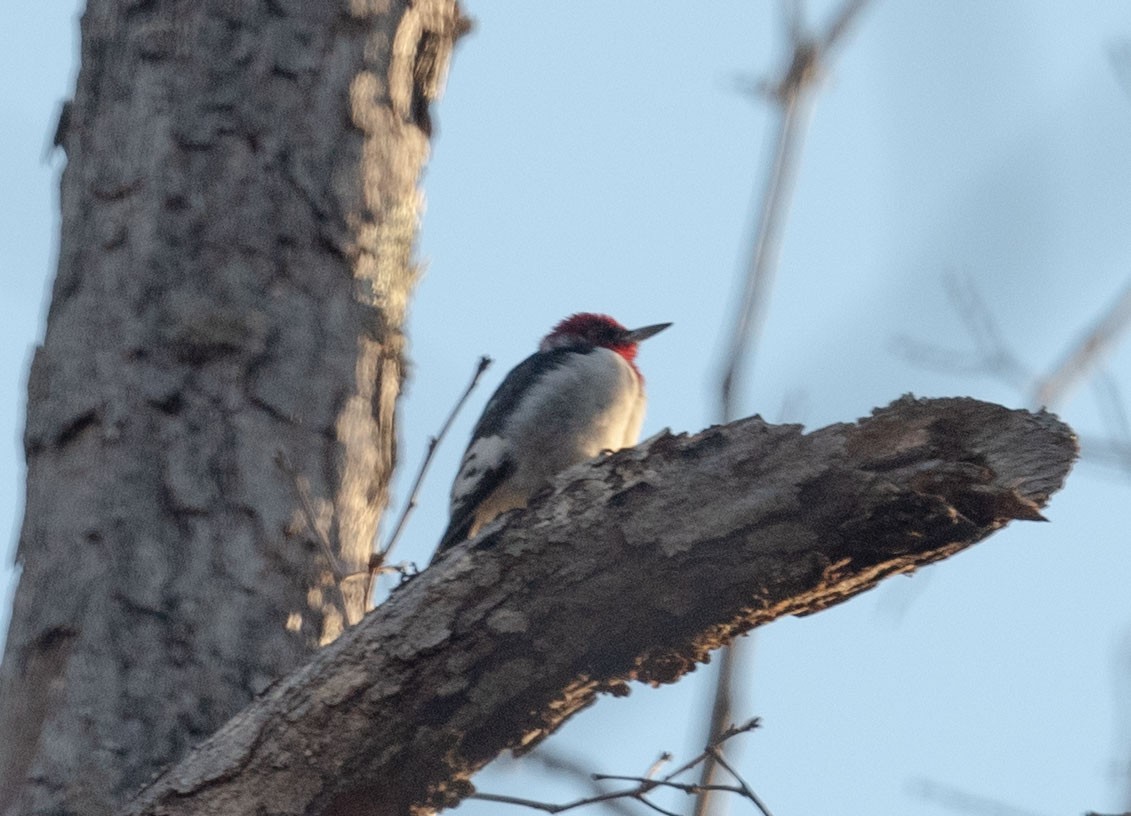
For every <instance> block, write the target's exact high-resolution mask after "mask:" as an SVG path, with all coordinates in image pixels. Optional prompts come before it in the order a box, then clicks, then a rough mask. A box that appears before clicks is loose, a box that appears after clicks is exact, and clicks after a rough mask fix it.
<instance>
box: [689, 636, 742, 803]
mask: <svg viewBox="0 0 1131 816" xmlns="http://www.w3.org/2000/svg"><path fill="white" fill-rule="evenodd" d="M747 642H749V641H747ZM736 651H737V649H736V647H735V644H731V645H730V646H727V647H725V648H723V649H722V650H721V651H720V652H719V668H718V674H717V675H716V676H715V699H714V701H713V702H712V703H711V717H710V720H709V721H708V724H707V742H708V745H709V746H710V747H714V746H715V745H717V744H718V743H719V742H720V736H721V735H722V734H724V733H726V728H727V726H728V725H730V723H731V712H732V711H733V709H734V700H733V686H734V666H735V662H736V660H737V657H738V656H737V654H736ZM705 753H706V756H705V760H706V761H705V762H704V763H703V768H702V771H701V773H700V775H699V786H700V789H701V792H700V794H699V795H698V797H697V798H696V800H695V811H694V813H695V816H706V814H707V813H709V812H710V808H711V804H712V798H711V793H710V792H711V791H712V790H713V786H714V784H715V775H716V773H717V769H716V765H717V764H718V763H717V761H716V760H715V759H714V757H713V756H712V755H711V752H710V748H708V750H707V751H706V752H705Z"/></svg>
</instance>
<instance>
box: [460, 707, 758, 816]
mask: <svg viewBox="0 0 1131 816" xmlns="http://www.w3.org/2000/svg"><path fill="white" fill-rule="evenodd" d="M760 723H761V721H760V720H759V719H758V718H757V717H754V718H753V719H751V720H749V721H748V722H746V723H744V724H742V725H739V726H731V727H729V728H727V729H725V730H724V731H723V732H722V733H721V734H719V736H718V739H717V741H716V742H715V743H714V744H712V745H710V746H708V747H707V748H706V749H704V751H703V752H702V753H701V754H699V755H698V756H697V757H695V758H693V759H691V760H688V761H687V762H685V763H683V764H682V765H680V766H679V767H678V768H676V769H674V770H673V771H671V772H670V773H668V774H667V775H666V776H664V777H662V778H661V779H655V778H654V777H653V776H652V775H653V774H654V773H655V772H656V769H657V768H658V766H659V764H660V763H661V762H666V761H668V760H669V759H670V758H671V755H670V754H667V753H664V754H662V755H661V756H660V759H659V760H658V761H657V762H654V763H653V764H652V765H651V766H650V767H649V769H648V771H647V774H646V775H645V776H622V775H616V774H592V775H591V778H592V779H593V780H594V781H597V782H603V781H617V782H634V783H635V784H634V785H633V786H632V787H631V788H621V789H618V790H613V791H605V792H602V793H597V794H594V795H592V796H585V797H582V798H580V799H574V800H573V801H571V802H565V803H553V802H540V801H538V800H536V799H524V798H522V797H518V796H508V795H506V794H497V793H481V792H477V793H473V794H471V796H469V797H468V798H469V799H479V800H481V801H484V802H498V803H500V804H505V805H520V806H523V807H528V808H533V809H534V810H541V811H543V812H545V813H562V812H564V811H567V810H573V809H574V808H579V807H584V806H585V805H594V804H598V803H607V804H611V803H613V802H614V801H615V800H618V799H633V800H635V801H637V802H640V803H641V804H642V805H646V806H647V807H650V808H651V809H652V810H655V811H656V812H657V813H663V814H665V816H678V814H675V813H673V812H672V811H669V810H665V809H664V808H662V807H660V806H659V805H657V804H656V803H655V802H653V801H651V800H650V799H648V798H647V796H648V794H650V793H652V792H653V791H655V790H657V789H661V788H666V789H670V790H678V791H682V792H684V793H687V794H691V795H699V794H702V793H703V792H704V790H705V789H704V788H703V786H702V785H700V784H698V783H695V782H676V781H674V777H677V776H679V775H680V774H682V773H684V772H685V771H689V770H691V769H692V768H694V767H695V766H696V765H699V764H700V763H702V762H704V761H705V760H706V759H707V758H708V757H709V756H710V752H712V751H717V750H718V746H719V745H722V744H723V743H724V742H726V741H727V740H729V739H731V738H732V737H735V736H737V735H739V734H745V733H747V732H749V731H753V730H754V729H755V728H757V727H758V726H759V725H760ZM724 767H726V768H727V770H728V771H730V773H731V774H732V775H733V776H734V778H735V779H736V780H738V783H739V784H738V786H735V785H713V786H711V788H709V789H707V790H711V791H718V792H721V793H733V794H738V795H740V796H746V797H747V798H749V799H751V801H753V802H754V803H755V805H757V806H758V807H761V808H763V813H766V814H767V816H768V811H766V810H765V806H764V805H762V804H760V800H759V799H758V798H757V796H755V795H754V794H753V791H752V790H750V786H749V785H747V784H746V782H745V780H743V779H742V778H741V777H740V776H738V774H737V773H735V772H734V771H733V770H732V769H731V768H730V767H729V766H726V765H724Z"/></svg>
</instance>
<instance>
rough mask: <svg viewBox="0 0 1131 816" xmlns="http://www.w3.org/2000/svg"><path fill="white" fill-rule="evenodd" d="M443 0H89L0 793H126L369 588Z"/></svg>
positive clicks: (355, 610)
mask: <svg viewBox="0 0 1131 816" xmlns="http://www.w3.org/2000/svg"><path fill="white" fill-rule="evenodd" d="M462 26H463V23H462V21H461V19H460V16H459V11H458V8H457V6H456V4H455V2H454V0H416V2H413V3H411V4H410V3H409V2H407V0H401V1H400V2H396V1H394V2H389V3H376V2H369V0H343V1H342V2H340V3H303V2H296V1H295V0H271V1H270V2H264V3H243V2H237V3H230V2H226V1H225V0H207V1H206V2H197V0H173V1H172V2H162V3H143V2H136V0H134V1H132V2H131V1H130V0H90V2H89V4H88V8H87V9H86V12H85V14H84V16H83V20H82V67H81V71H80V75H79V78H78V84H77V87H76V91H75V96H74V99H73V101H72V103H70V104H69V105H68V106H67V108H66V111H65V116H64V118H63V119H62V121H61V122H60V128H59V132H58V135H57V141H58V143H59V144H60V145H61V146H62V147H63V148H64V149H65V151H66V154H67V158H68V164H67V167H66V170H65V172H64V174H63V178H62V184H61V188H62V191H61V200H62V239H61V246H60V252H59V264H58V271H57V275H56V279H55V284H54V290H53V294H52V303H51V308H50V313H49V316H48V324H47V331H46V336H45V339H44V342H43V345H42V347H41V348H39V349H38V351H37V352H36V354H35V358H34V362H33V364H32V370H31V375H30V379H29V386H28V391H29V394H28V419H27V427H26V432H25V448H26V455H27V464H28V477H27V505H26V515H25V518H24V523H23V527H22V530H21V534H20V541H19V548H18V554H17V560H18V562H19V564H20V565H21V566H22V576H21V579H20V584H19V588H18V592H17V595H16V600H15V606H14V612H13V616H12V621H11V625H10V630H9V633H8V639H7V645H6V649H5V653H4V659H3V664H2V666H0V734H2V735H3V737H2V738H0V812H4V813H21V814H23V813H52V814H82V816H97V814H104V813H110V812H113V811H115V810H116V809H117V808H118V807H120V806H121V804H122V803H123V802H124V801H125V800H126V799H127V798H128V797H129V796H130V795H132V794H133V793H134V792H135V791H136V789H137V788H138V786H139V785H140V784H141V783H143V782H144V781H145V780H147V779H149V778H150V776H151V775H152V774H153V773H154V772H155V771H157V770H158V769H160V768H162V767H163V766H165V765H167V764H169V763H170V762H172V761H174V760H176V759H177V758H178V757H180V756H182V755H183V754H184V752H185V751H186V749H187V748H188V747H189V746H190V745H192V744H194V743H196V742H198V741H199V740H200V739H202V738H204V737H205V736H206V735H208V734H210V733H212V732H213V731H214V730H215V729H216V728H217V727H218V726H219V725H220V724H221V723H223V722H224V721H225V720H227V719H228V718H229V717H231V716H232V715H233V714H235V713H236V712H238V711H239V710H240V709H241V708H243V707H244V706H245V705H246V704H247V703H248V702H249V701H250V700H251V699H252V698H253V697H254V696H255V695H256V694H259V693H261V692H262V691H263V690H264V689H265V688H266V687H267V686H268V685H269V684H270V683H271V682H273V681H274V680H275V679H276V678H278V677H280V676H281V675H283V674H285V673H287V672H288V671H290V670H292V669H293V668H294V667H295V666H297V665H299V664H300V663H302V662H303V661H304V660H305V659H307V658H308V657H309V655H310V654H311V653H312V652H313V651H314V650H315V649H316V648H318V647H319V646H320V645H321V644H322V643H325V642H326V641H328V640H330V639H332V638H333V637H334V636H335V635H336V634H337V633H338V632H339V631H341V629H342V626H343V620H344V619H348V618H351V617H353V618H356V617H359V616H360V613H361V612H362V610H363V599H362V598H361V596H360V589H359V586H360V584H359V583H358V582H354V583H352V584H347V585H346V586H345V587H344V592H340V591H339V589H338V588H337V587H336V586H335V579H334V577H333V575H332V573H331V570H330V569H329V568H328V560H327V559H326V558H325V557H324V556H323V555H322V553H321V551H320V549H319V547H318V545H317V544H316V543H315V542H316V538H315V536H314V535H313V534H312V531H311V530H310V529H309V525H308V524H307V523H306V519H305V517H304V515H303V513H302V512H301V510H300V503H299V501H298V497H297V495H296V484H295V482H296V479H295V478H293V477H292V476H291V475H288V473H287V472H285V471H284V470H283V469H282V468H280V467H279V466H278V465H277V464H276V459H277V457H282V458H283V459H284V460H285V461H287V462H288V463H289V464H290V467H291V468H292V470H293V473H295V474H297V475H298V476H299V477H300V479H301V481H303V482H305V483H308V484H309V494H310V496H311V500H312V503H313V505H314V507H315V510H316V512H317V514H318V516H319V523H320V524H323V525H324V526H325V531H326V533H327V535H328V537H329V539H330V541H331V542H332V546H333V547H334V549H335V550H336V554H337V557H338V558H339V559H340V560H341V562H342V565H343V567H344V568H345V570H347V571H349V570H352V569H356V568H358V567H359V566H360V565H362V564H364V563H365V562H366V560H367V557H368V555H369V552H370V545H371V538H372V536H373V534H374V532H375V529H376V524H377V520H378V517H379V515H380V514H381V512H382V510H383V508H384V506H385V502H386V486H387V483H388V479H389V475H390V472H391V469H392V466H393V459H394V447H393V443H394V428H393V421H394V414H395V407H396V399H397V396H398V393H399V390H400V386H401V380H402V378H403V375H404V360H403V353H404V337H403V334H402V330H403V325H404V319H405V311H406V307H407V303H408V298H409V295H410V293H411V290H412V288H413V286H414V283H415V278H416V270H415V268H414V266H413V262H412V257H411V256H412V247H413V241H414V236H415V232H416V227H417V221H418V215H419V204H420V195H419V192H418V190H417V181H418V178H419V175H420V172H421V169H422V166H423V163H424V161H425V160H426V157H427V153H428V147H429V145H428V136H429V132H430V123H429V121H428V102H429V101H430V100H431V99H432V98H433V97H434V96H435V95H436V93H437V91H438V88H439V86H440V84H441V82H442V79H443V74H444V70H445V67H446V64H447V60H448V57H449V54H450V51H451V48H452V43H453V41H454V39H455V38H456V37H457V36H458V33H460V32H461V30H462Z"/></svg>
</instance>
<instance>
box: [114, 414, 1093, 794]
mask: <svg viewBox="0 0 1131 816" xmlns="http://www.w3.org/2000/svg"><path fill="white" fill-rule="evenodd" d="M1075 456H1076V440H1075V437H1074V436H1073V434H1072V432H1071V430H1070V429H1069V428H1068V427H1067V426H1065V425H1063V424H1062V423H1060V422H1059V421H1058V420H1057V419H1056V418H1055V417H1053V416H1051V415H1048V414H1044V413H1041V414H1031V413H1028V412H1025V411H1011V410H1007V409H1005V408H1002V407H1000V406H996V405H991V404H988V403H982V402H977V401H975V400H970V399H943V400H915V399H914V398H910V397H908V398H904V399H902V400H899V401H898V402H896V403H894V404H893V405H891V406H890V407H888V408H886V409H883V410H880V411H877V412H875V413H874V414H873V416H872V417H870V418H868V419H865V420H862V421H860V422H859V423H858V424H844V425H834V426H830V427H828V428H824V429H822V430H819V431H816V432H814V433H811V434H808V435H805V434H803V433H802V431H801V429H800V427H798V426H771V425H767V424H766V423H764V422H763V421H762V420H760V419H758V418H753V419H747V420H742V421H740V422H736V423H733V424H731V425H727V426H723V427H717V428H711V429H708V430H706V431H703V432H702V433H699V434H696V435H694V436H672V435H670V434H666V433H665V434H662V435H660V436H659V437H656V438H653V439H651V440H649V441H648V442H646V443H645V444H643V445H642V446H640V447H639V448H636V449H631V450H627V451H622V452H619V453H616V454H614V455H612V456H610V457H608V458H606V459H605V460H603V461H600V462H596V463H591V464H586V465H581V466H579V467H577V468H573V469H571V470H569V471H567V472H566V473H565V474H562V475H561V476H560V477H559V478H558V479H557V480H556V482H555V485H554V488H553V491H552V493H551V494H550V495H548V496H545V497H544V498H543V499H541V500H539V501H537V502H535V504H533V505H532V506H531V507H530V508H528V509H527V510H526V511H520V512H517V513H512V514H508V515H506V516H504V517H503V518H501V519H500V520H498V521H497V522H495V523H494V524H492V525H491V526H489V527H488V528H487V529H486V530H485V531H484V532H483V533H482V534H481V535H480V536H479V537H478V538H476V539H475V540H474V541H472V542H470V543H469V544H465V545H462V546H460V547H458V548H456V549H454V550H453V551H452V552H451V553H450V555H447V556H445V557H444V558H443V559H442V560H441V561H439V562H438V563H437V564H435V565H434V566H433V567H431V568H429V569H428V570H426V571H425V572H424V573H422V574H421V575H419V576H417V577H416V578H414V579H412V580H411V581H410V582H409V583H408V584H407V585H405V586H403V587H402V588H401V589H400V590H398V591H397V592H396V593H394V595H393V597H392V598H390V600H389V601H388V602H387V603H385V604H384V605H383V606H381V607H380V608H379V609H377V610H375V611H374V612H373V613H371V614H370V615H369V616H368V617H367V618H366V619H365V620H364V621H363V622H362V623H361V624H359V625H358V626H357V627H355V628H353V629H352V630H350V631H349V632H347V633H346V634H345V636H343V637H342V638H340V639H339V640H338V641H337V642H335V643H333V644H332V645H330V646H329V647H327V648H326V649H324V650H323V651H321V652H320V653H319V654H318V655H317V656H315V658H314V659H313V660H312V661H311V662H310V663H308V664H307V665H306V666H304V667H303V668H302V669H300V670H299V671H297V672H296V673H295V674H293V675H291V676H290V677H288V678H287V679H286V680H284V681H282V682H281V683H279V684H278V685H276V686H274V687H273V688H272V689H271V690H270V691H268V692H267V694H266V695H264V696H263V697H262V698H261V699H259V700H257V701H256V702H255V703H254V704H253V705H252V706H250V707H249V708H248V709H246V710H245V711H243V712H242V713H241V714H240V715H239V716H238V717H236V718H235V719H233V720H232V721H231V722H229V723H228V724H227V725H226V726H225V727H224V728H223V729H222V730H221V731H220V732H218V733H217V734H216V735H215V736H214V737H213V738H211V739H209V740H208V741H207V742H205V743H204V744H203V745H201V746H200V747H199V748H197V749H196V750H194V751H193V752H192V753H191V754H190V755H189V757H188V758H187V759H186V760H185V761H184V762H182V763H181V764H180V765H178V766H177V767H175V768H173V769H171V770H169V771H168V772H166V773H165V774H163V775H162V776H161V777H160V778H159V779H158V780H157V781H156V782H155V783H154V784H153V785H152V786H151V787H150V788H149V789H147V790H146V791H144V792H143V793H142V795H141V797H140V798H139V799H138V801H137V802H135V803H134V805H133V807H132V808H131V809H130V811H129V812H130V813H132V814H134V816H142V815H144V816H157V815H158V814H161V815H162V816H189V814H214V813H270V814H335V816H341V815H342V814H405V813H411V812H421V811H423V810H426V809H428V808H430V807H436V806H443V805H451V804H454V803H455V802H457V801H459V799H460V798H462V797H463V796H465V795H466V794H467V793H468V792H469V791H470V790H471V787H470V784H469V782H468V781H467V780H468V777H469V776H470V775H471V774H472V773H473V772H474V771H475V770H477V769H478V768H480V767H482V766H483V765H484V764H486V763H487V762H488V761H490V760H491V759H492V758H493V757H495V756H496V755H498V754H499V753H500V752H501V751H503V750H505V749H507V748H512V749H521V748H523V747H527V746H529V745H531V744H532V743H534V742H536V741H537V740H539V739H541V738H542V737H544V736H545V735H546V734H548V733H549V732H551V731H553V730H554V729H556V728H557V727H558V726H560V725H561V724H562V723H563V722H564V721H565V720H566V719H567V718H568V717H570V716H571V715H572V714H574V713H575V712H577V711H578V710H580V709H582V708H584V707H585V706H587V705H589V704H590V703H592V702H593V700H594V698H595V697H596V695H597V694H598V693H600V692H611V693H613V694H616V695H623V694H627V693H628V686H627V685H626V684H627V683H628V682H629V681H632V680H636V681H642V682H647V683H668V682H672V681H674V680H676V679H678V678H679V677H680V676H682V675H683V674H685V673H686V672H688V671H691V670H692V669H693V668H694V667H695V665H696V663H698V662H701V661H704V660H706V659H707V656H708V653H709V652H710V650H712V649H715V648H717V647H719V646H721V645H723V644H724V643H726V642H727V641H728V640H730V639H731V638H733V637H734V636H736V635H738V634H740V633H742V632H744V631H746V630H748V629H750V628H751V627H753V626H756V625H758V624H760V623H764V622H766V621H769V620H772V619H774V618H776V617H779V616H782V615H787V614H793V615H802V614H808V613H811V612H815V611H817V610H820V609H823V608H825V607H827V606H829V605H831V604H835V603H838V602H840V601H843V600H845V599H847V598H849V597H851V596H853V595H855V594H857V593H859V592H862V591H864V590H866V589H869V588H871V587H872V586H874V585H875V584H876V583H877V582H878V581H879V580H880V579H882V578H884V577H886V576H888V575H893V574H896V573H903V572H909V571H911V570H914V569H915V568H917V567H919V566H921V565H924V564H927V563H930V562H932V561H937V560H939V559H941V558H944V557H946V556H948V555H950V554H953V553H955V552H957V551H959V550H961V549H964V548H965V547H968V546H970V545H971V544H973V543H974V542H976V541H978V540H980V539H982V538H984V537H986V536H987V535H989V534H990V533H992V532H993V531H994V530H997V529H999V528H1000V527H1002V526H1004V525H1005V524H1006V523H1007V522H1008V521H1009V520H1011V519H1040V518H1041V516H1040V514H1039V512H1038V511H1039V508H1041V507H1043V506H1044V505H1045V503H1046V502H1047V500H1048V498H1049V495H1050V494H1051V493H1052V492H1053V491H1055V490H1056V489H1058V488H1059V487H1060V485H1061V484H1062V482H1063V480H1064V478H1065V476H1066V475H1067V473H1068V470H1069V468H1070V467H1071V464H1072V462H1073V460H1074V459H1075Z"/></svg>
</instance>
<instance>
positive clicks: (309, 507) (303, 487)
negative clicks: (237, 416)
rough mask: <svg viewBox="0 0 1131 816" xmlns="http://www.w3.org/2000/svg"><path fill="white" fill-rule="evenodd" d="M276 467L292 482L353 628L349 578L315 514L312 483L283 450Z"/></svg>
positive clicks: (278, 452)
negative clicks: (344, 586) (344, 585)
mask: <svg viewBox="0 0 1131 816" xmlns="http://www.w3.org/2000/svg"><path fill="white" fill-rule="evenodd" d="M275 465H276V466H277V467H278V468H279V469H280V470H281V471H283V473H285V474H287V476H288V477H289V478H290V480H291V486H292V487H293V488H294V491H295V495H296V496H297V497H298V503H299V507H300V508H302V515H303V518H304V519H305V520H306V526H307V527H309V528H310V532H311V534H312V535H313V536H314V538H315V540H316V541H317V542H318V545H319V546H320V547H321V548H322V555H323V556H324V557H325V558H326V563H327V565H328V566H329V567H330V572H331V573H332V574H333V576H334V589H335V590H336V592H335V594H336V595H337V596H338V602H339V603H340V604H341V605H342V615H344V616H345V618H346V622H347V623H348V624H349V625H351V626H352V625H353V624H355V623H357V621H356V620H355V619H354V616H353V615H351V614H350V608H349V604H348V603H346V594H345V592H344V591H343V590H342V582H343V581H345V580H346V578H347V577H348V576H347V575H346V573H345V571H344V570H343V569H342V565H341V562H339V561H338V557H337V556H336V555H334V548H333V546H332V545H331V544H330V537H329V536H328V535H327V533H326V531H325V530H324V529H322V525H320V524H319V523H318V518H317V517H316V516H315V514H314V505H313V504H312V503H311V501H310V481H309V480H308V479H307V478H306V477H305V476H303V475H301V474H300V473H298V471H296V470H295V468H294V465H292V464H291V460H290V459H289V458H288V457H287V454H286V453H285V452H284V451H282V450H279V451H276V452H275Z"/></svg>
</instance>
